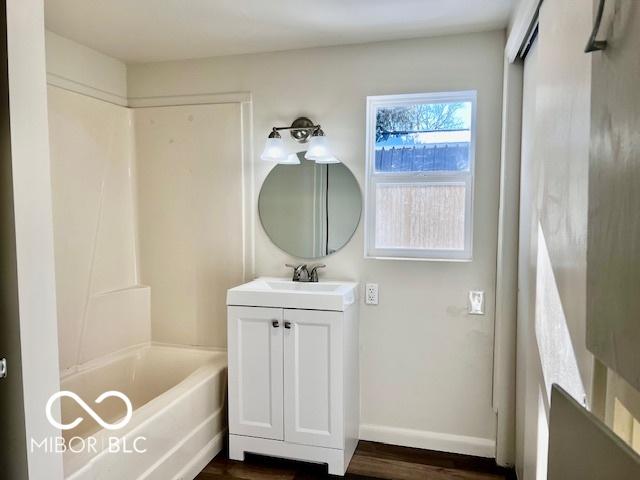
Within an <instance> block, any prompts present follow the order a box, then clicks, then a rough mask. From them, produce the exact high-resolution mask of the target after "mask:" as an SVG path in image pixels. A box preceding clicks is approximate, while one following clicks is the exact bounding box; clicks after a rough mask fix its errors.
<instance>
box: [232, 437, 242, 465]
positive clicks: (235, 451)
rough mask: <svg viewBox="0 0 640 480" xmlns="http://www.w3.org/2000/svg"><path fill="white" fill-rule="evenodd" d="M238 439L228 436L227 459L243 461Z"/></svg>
mask: <svg viewBox="0 0 640 480" xmlns="http://www.w3.org/2000/svg"><path fill="white" fill-rule="evenodd" d="M239 443H240V442H239V441H238V440H237V439H235V438H234V437H233V435H230V436H229V460H238V461H239V462H244V449H243V448H242V447H241V446H240V445H239Z"/></svg>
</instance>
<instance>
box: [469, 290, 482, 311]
mask: <svg viewBox="0 0 640 480" xmlns="http://www.w3.org/2000/svg"><path fill="white" fill-rule="evenodd" d="M469 314H470V315H484V292H483V291H481V290H470V291H469Z"/></svg>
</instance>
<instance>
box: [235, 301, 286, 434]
mask: <svg viewBox="0 0 640 480" xmlns="http://www.w3.org/2000/svg"><path fill="white" fill-rule="evenodd" d="M227 322H228V325H227V326H228V358H229V360H228V361H229V367H228V368H229V432H230V433H231V434H235V435H248V436H252V437H260V438H270V439H274V440H282V439H283V398H282V395H283V383H282V382H283V372H282V359H283V352H282V349H283V330H284V329H283V319H282V309H281V308H259V307H228V311H227Z"/></svg>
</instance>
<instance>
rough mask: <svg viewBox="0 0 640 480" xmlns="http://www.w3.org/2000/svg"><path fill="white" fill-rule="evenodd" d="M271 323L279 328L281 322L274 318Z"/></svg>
mask: <svg viewBox="0 0 640 480" xmlns="http://www.w3.org/2000/svg"><path fill="white" fill-rule="evenodd" d="M271 325H273V328H278V327H279V326H280V322H279V321H278V320H272V321H271Z"/></svg>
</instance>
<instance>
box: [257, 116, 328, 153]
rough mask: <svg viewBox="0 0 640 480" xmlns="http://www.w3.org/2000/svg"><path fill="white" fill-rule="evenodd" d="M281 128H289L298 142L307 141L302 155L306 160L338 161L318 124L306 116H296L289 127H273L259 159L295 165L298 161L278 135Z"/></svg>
mask: <svg viewBox="0 0 640 480" xmlns="http://www.w3.org/2000/svg"><path fill="white" fill-rule="evenodd" d="M281 130H289V131H290V133H291V136H292V137H293V138H294V140H296V141H297V142H299V143H307V140H309V139H311V140H310V141H309V148H308V150H307V152H306V153H305V155H304V158H306V159H307V160H313V161H315V162H316V163H340V160H338V159H337V158H336V157H334V156H333V154H332V153H331V150H330V149H329V143H328V141H327V137H325V135H324V132H323V131H322V129H321V128H320V125H316V124H314V123H313V122H312V121H311V120H309V119H308V118H307V117H299V118H296V119H295V120H294V121H293V123H292V124H291V126H290V127H273V129H272V130H271V133H270V134H269V137H268V138H267V141H266V143H265V146H264V150H263V152H262V155H260V159H261V160H264V161H267V162H276V163H280V164H284V165H296V164H299V163H300V159H299V158H298V155H297V154H295V153H289V152H288V151H287V149H286V147H285V145H284V141H283V140H282V137H281V136H280V133H279V132H280V131H281Z"/></svg>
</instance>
